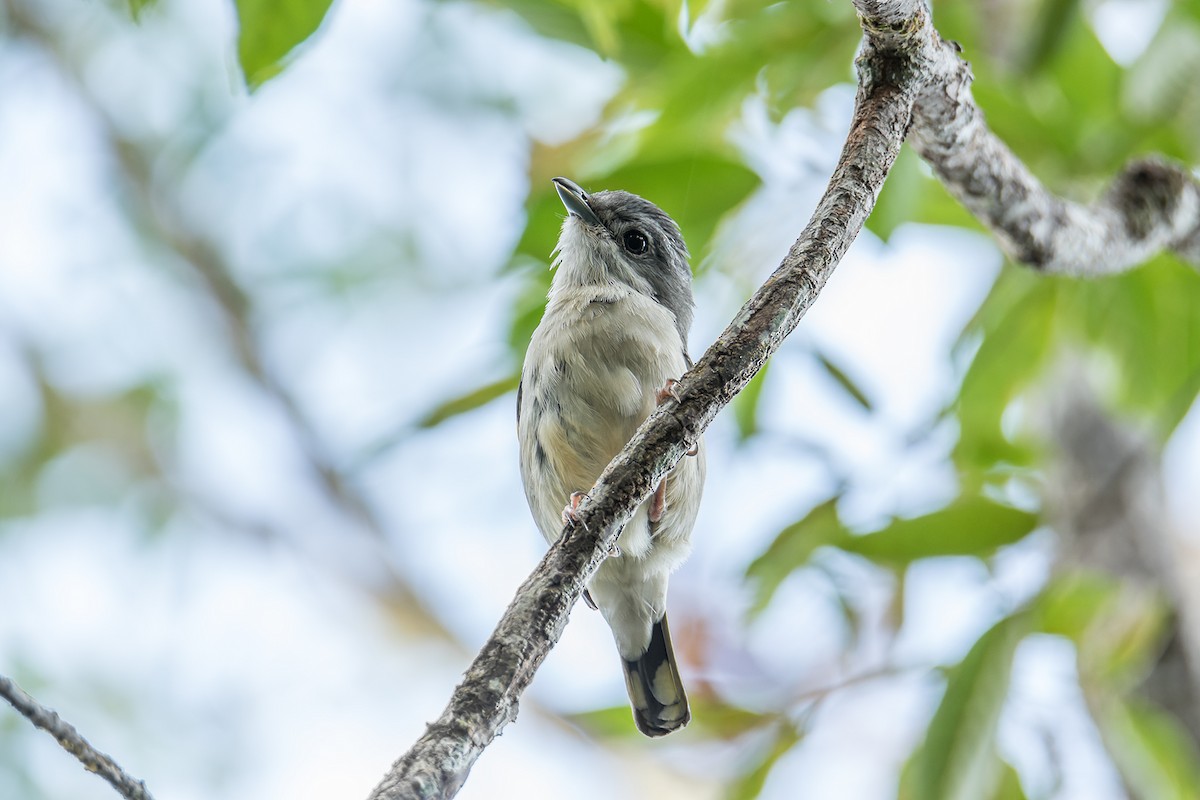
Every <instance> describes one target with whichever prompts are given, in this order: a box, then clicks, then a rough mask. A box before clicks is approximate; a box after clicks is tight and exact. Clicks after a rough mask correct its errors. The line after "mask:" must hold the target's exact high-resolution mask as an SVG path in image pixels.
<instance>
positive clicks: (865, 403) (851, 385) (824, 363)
mask: <svg viewBox="0 0 1200 800" xmlns="http://www.w3.org/2000/svg"><path fill="white" fill-rule="evenodd" d="M813 355H814V356H816V359H817V363H818V364H820V365H821V367H822V368H824V370H825V372H826V373H827V374H828V375H829V377H831V378H833V379H834V381H836V382H837V384H838V386H840V387H842V389H844V390H845V392H846V394H848V395H850V397H851V398H852V399H853V400H854V402H856V403H858V404H859V405H860V406H862V407H863V409H865V410H867V411H871V410H872V407H871V401H870V400H869V399H868V398H867V395H866V393H865V392H863V390H862V389H860V388H858V384H857V383H855V382H854V381H853V380H852V379H851V378H850V376H849V375H847V374H846V372H845V371H844V370H843V369H842V368H841V367H839V366H838V365H837V364H835V363H833V362H832V361H830V360H829V357H828V356H826V355H825V354H824V353H822V352H820V351H817V350H814V351H813Z"/></svg>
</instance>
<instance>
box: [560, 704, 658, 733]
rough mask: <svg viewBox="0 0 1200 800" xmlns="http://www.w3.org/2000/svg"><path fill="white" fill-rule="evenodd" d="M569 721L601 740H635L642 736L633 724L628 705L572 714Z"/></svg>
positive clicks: (631, 713)
mask: <svg viewBox="0 0 1200 800" xmlns="http://www.w3.org/2000/svg"><path fill="white" fill-rule="evenodd" d="M567 719H569V720H571V722H574V723H575V724H576V725H578V726H579V727H581V728H583V729H584V730H585V731H587V732H588V733H589V734H590V735H592V736H595V737H596V738H599V739H633V738H637V737H640V736H641V733H639V732H638V729H637V726H635V725H634V724H633V712H632V711H631V710H630V708H629V706H628V705H620V706H611V707H609V708H597V709H595V710H594V711H584V712H582V713H580V714H571V715H570V716H568V717H567Z"/></svg>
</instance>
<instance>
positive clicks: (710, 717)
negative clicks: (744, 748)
mask: <svg viewBox="0 0 1200 800" xmlns="http://www.w3.org/2000/svg"><path fill="white" fill-rule="evenodd" d="M690 703H691V710H692V722H691V724H689V725H688V730H689V731H691V732H692V735H693V736H697V735H698V736H703V737H706V738H715V739H734V738H736V737H738V736H741V735H742V734H744V733H747V732H748V731H752V730H754V729H755V728H761V727H763V726H764V725H769V724H771V723H773V722H778V721H779V715H778V714H763V713H760V712H757V711H751V710H750V709H747V708H740V707H738V706H731V705H729V704H728V703H724V702H721V701H720V700H719V699H717V698H715V697H713V696H712V695H710V694H700V695H697V696H693V697H692V698H691V700H690Z"/></svg>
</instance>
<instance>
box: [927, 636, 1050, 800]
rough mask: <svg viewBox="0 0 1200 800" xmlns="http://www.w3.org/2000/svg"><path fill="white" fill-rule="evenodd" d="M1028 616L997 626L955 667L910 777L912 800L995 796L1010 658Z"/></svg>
mask: <svg viewBox="0 0 1200 800" xmlns="http://www.w3.org/2000/svg"><path fill="white" fill-rule="evenodd" d="M1029 622H1030V618H1029V615H1028V614H1024V613H1018V614H1016V615H1014V616H1011V617H1007V618H1005V619H1003V620H1001V621H1000V622H998V623H996V625H994V626H993V627H992V628H991V629H990V630H989V631H987V632H986V633H984V634H983V636H981V637H979V640H978V641H977V642H976V643H975V645H974V646H973V647H972V648H971V650H970V652H968V653H967V655H966V657H965V658H964V659H963V660H962V662H961V663H960V664H958V666H956V667H954V668H953V669H952V670H951V671H950V674H949V677H948V679H947V681H946V693H945V695H943V697H942V702H941V704H940V705H939V706H938V708H937V711H935V712H934V715H933V720H932V721H931V722H930V723H929V730H928V731H927V732H926V734H925V742H924V743H923V744H922V745H921V748H920V749H919V750H918V751H917V753H916V755H915V757H914V761H913V764H912V767H911V770H910V771H909V774H908V776H907V777H908V780H909V787H908V788H909V791H908V792H906V795H907V796H908V797H911V798H913V800H974V799H975V798H980V797H994V796H996V795H995V792H996V790H997V788H998V787H999V786H1000V785H1001V783H1002V781H1001V778H1002V777H1003V770H1002V769H1001V768H1000V764H999V761H998V760H997V758H996V750H995V746H996V727H997V725H998V723H999V721H1000V712H1001V710H1002V709H1003V707H1004V699H1005V697H1006V695H1007V694H1008V683H1009V677H1010V674H1011V672H1012V662H1013V655H1014V653H1015V652H1016V649H1017V645H1018V644H1019V643H1020V642H1021V639H1022V638H1023V637H1024V636H1025V634H1026V633H1027V632H1028V631H1029Z"/></svg>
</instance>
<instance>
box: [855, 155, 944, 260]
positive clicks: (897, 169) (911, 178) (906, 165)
mask: <svg viewBox="0 0 1200 800" xmlns="http://www.w3.org/2000/svg"><path fill="white" fill-rule="evenodd" d="M929 180H930V179H929V178H928V177H926V175H925V173H924V171H923V169H922V167H921V157H920V156H918V155H917V154H916V153H915V152H914V151H913V149H912V148H911V147H902V148H901V149H900V155H899V157H897V158H896V163H895V164H894V165H892V171H891V172H889V173H888V176H887V180H886V181H885V182H884V184H883V189H882V191H880V193H879V199H878V200H876V201H875V208H874V209H873V210H872V211H871V216H869V217H867V228H868V229H869V230H870V231H871V233H873V234H875V235H876V236H878V237H879V238H880V239H883V240H884V241H885V242H886V241H887V240H888V239H889V238H891V235H892V232H893V231H895V230H896V228H898V227H900V226H901V225H902V224H904V223H905V222H924V221H925V220H922V219H919V218H917V216H916V215H914V213H913V211H914V209H916V208H917V207H918V205H919V198H920V197H921V195H922V193H923V189H924V184H925V183H926V182H928V181H929Z"/></svg>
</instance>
